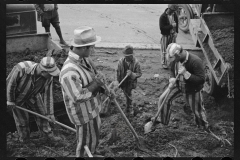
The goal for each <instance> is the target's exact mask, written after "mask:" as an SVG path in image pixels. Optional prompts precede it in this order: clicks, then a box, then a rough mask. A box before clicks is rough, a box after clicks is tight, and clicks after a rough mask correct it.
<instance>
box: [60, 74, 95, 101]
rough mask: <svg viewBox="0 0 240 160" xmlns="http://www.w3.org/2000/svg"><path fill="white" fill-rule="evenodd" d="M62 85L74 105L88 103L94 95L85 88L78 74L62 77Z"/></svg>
mask: <svg viewBox="0 0 240 160" xmlns="http://www.w3.org/2000/svg"><path fill="white" fill-rule="evenodd" d="M60 83H61V85H62V88H63V90H64V92H65V93H66V94H67V95H68V97H69V98H70V99H71V101H73V102H74V103H76V102H84V101H87V100H89V99H90V98H91V96H92V93H91V92H90V91H89V90H88V89H87V88H83V86H82V81H81V79H80V77H79V75H78V73H76V72H74V71H68V72H67V73H65V74H64V75H63V76H62V77H61V79H60Z"/></svg>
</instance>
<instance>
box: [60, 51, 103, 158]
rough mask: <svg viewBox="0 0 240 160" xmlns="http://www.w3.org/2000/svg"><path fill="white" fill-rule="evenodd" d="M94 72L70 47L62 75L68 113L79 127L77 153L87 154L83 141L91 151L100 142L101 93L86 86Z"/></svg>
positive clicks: (89, 64) (86, 61)
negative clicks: (89, 89) (91, 90)
mask: <svg viewBox="0 0 240 160" xmlns="http://www.w3.org/2000/svg"><path fill="white" fill-rule="evenodd" d="M95 74H96V73H95V70H94V68H93V66H92V65H91V62H90V61H89V60H88V59H86V58H83V59H79V56H78V55H77V54H75V53H74V52H73V51H72V50H70V51H69V53H68V58H67V59H66V61H65V62H64V65H63V67H62V70H61V73H60V76H59V81H60V83H61V86H62V93H63V98H64V103H65V106H66V110H67V114H68V116H69V118H70V121H71V122H72V123H73V124H74V125H75V126H76V129H77V139H78V141H77V149H76V156H77V157H82V156H84V154H85V151H84V145H86V144H87V145H88V146H89V149H90V150H91V153H94V152H95V149H96V147H97V145H98V143H99V129H100V124H101V120H100V117H99V112H100V110H101V105H102V104H101V101H100V96H99V94H97V95H96V96H95V97H93V95H92V93H91V92H89V91H88V89H87V88H86V86H87V85H88V84H89V83H91V82H92V81H93V77H94V76H95Z"/></svg>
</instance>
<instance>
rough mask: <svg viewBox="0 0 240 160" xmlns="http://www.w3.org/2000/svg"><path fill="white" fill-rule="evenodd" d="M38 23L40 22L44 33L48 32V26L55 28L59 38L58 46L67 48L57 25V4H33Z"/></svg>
mask: <svg viewBox="0 0 240 160" xmlns="http://www.w3.org/2000/svg"><path fill="white" fill-rule="evenodd" d="M34 6H35V8H36V11H37V17H38V21H41V22H42V26H43V27H44V28H45V31H46V32H50V24H52V25H53V27H54V28H55V30H56V32H57V34H58V36H59V38H60V44H62V45H65V46H68V44H67V43H66V42H65V41H64V40H63V37H62V32H61V28H60V25H59V23H60V22H59V15H58V11H57V10H58V5H57V4H34Z"/></svg>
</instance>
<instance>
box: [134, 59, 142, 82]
mask: <svg viewBox="0 0 240 160" xmlns="http://www.w3.org/2000/svg"><path fill="white" fill-rule="evenodd" d="M135 63H136V64H135V68H134V73H135V74H136V78H139V77H141V76H142V71H141V67H140V64H139V62H138V61H136V62H135Z"/></svg>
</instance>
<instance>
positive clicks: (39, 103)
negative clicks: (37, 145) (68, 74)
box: [6, 57, 61, 143]
mask: <svg viewBox="0 0 240 160" xmlns="http://www.w3.org/2000/svg"><path fill="white" fill-rule="evenodd" d="M59 73H60V71H59V69H58V68H57V66H56V63H55V61H54V59H53V58H51V57H44V58H43V59H42V60H41V62H40V63H35V62H31V61H24V62H20V63H18V64H17V65H15V66H14V68H13V69H12V71H11V73H10V74H9V75H8V77H7V80H6V81H7V107H8V110H12V112H13V117H14V120H15V123H16V128H17V131H18V134H19V141H20V142H24V143H27V142H29V138H30V129H29V115H28V113H27V112H25V111H23V110H21V109H18V108H16V107H15V106H19V107H22V108H26V109H30V110H32V111H34V112H36V113H38V114H41V115H44V116H47V117H48V118H50V119H51V120H52V121H53V122H54V121H55V118H54V115H53V113H54V111H53V91H52V87H53V86H52V85H53V76H57V75H58V74H59ZM35 120H36V123H37V125H38V128H39V130H40V131H41V132H42V133H43V135H44V137H45V138H47V139H51V140H54V141H59V140H61V138H60V137H55V136H54V135H53V132H52V131H51V128H50V126H49V122H48V121H47V120H45V119H43V118H39V117H37V116H36V117H35Z"/></svg>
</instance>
